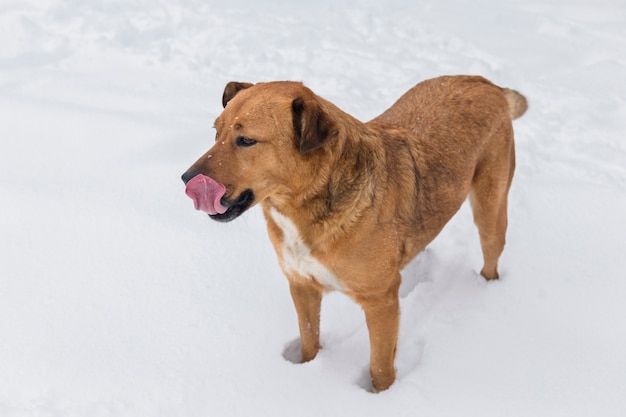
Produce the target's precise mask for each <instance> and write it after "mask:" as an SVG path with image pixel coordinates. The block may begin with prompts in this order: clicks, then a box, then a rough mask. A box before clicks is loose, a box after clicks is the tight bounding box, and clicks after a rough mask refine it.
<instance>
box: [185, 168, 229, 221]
mask: <svg viewBox="0 0 626 417" xmlns="http://www.w3.org/2000/svg"><path fill="white" fill-rule="evenodd" d="M225 192H226V187H225V186H224V185H223V184H220V183H219V182H217V181H215V180H214V179H213V178H209V177H207V176H206V175H202V174H198V175H196V176H195V177H193V178H192V179H191V180H190V181H189V182H188V183H187V188H185V194H187V195H188V196H189V197H190V198H191V199H192V200H193V205H194V207H195V208H196V210H202V211H204V212H205V213H208V214H211V215H214V214H224V213H225V212H226V210H227V208H228V207H224V206H223V205H222V203H220V200H221V199H222V196H223V195H224V193H225Z"/></svg>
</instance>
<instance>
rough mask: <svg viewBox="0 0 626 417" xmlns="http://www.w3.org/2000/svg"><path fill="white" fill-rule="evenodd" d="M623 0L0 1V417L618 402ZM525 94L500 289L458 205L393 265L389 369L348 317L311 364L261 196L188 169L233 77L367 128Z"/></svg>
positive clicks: (575, 411) (554, 412) (598, 409)
mask: <svg viewBox="0 0 626 417" xmlns="http://www.w3.org/2000/svg"><path fill="white" fill-rule="evenodd" d="M625 28H626V3H624V1H623V0H584V1H583V0H572V1H568V2H561V1H559V0H528V1H522V2H520V1H501V0H471V1H470V0H436V1H434V0H433V1H423V2H409V1H406V2H403V1H400V0H386V1H385V2H378V1H373V0H372V1H362V2H359V1H356V0H352V1H347V2H338V1H336V0H316V1H314V2H287V1H281V0H275V1H272V2H260V1H255V0H241V1H234V2H220V1H211V0H209V1H200V0H171V1H164V0H158V1H154V0H151V1H148V0H110V1H106V0H91V1H83V0H66V1H60V0H58V1H54V0H50V1H47V2H43V1H36V0H31V1H24V0H19V1H18V0H1V1H0V39H1V46H2V47H1V48H0V196H1V197H0V198H1V207H2V208H1V209H0V249H1V250H0V416H2V417H22V416H45V417H48V416H55V417H56V416H63V417H66V416H69V417H74V416H76V417H78V416H81V417H82V416H85V417H108V416H125V417H137V416H141V417H143V416H147V417H152V416H184V417H194V416H340V415H341V416H351V415H355V416H356V415H358V416H381V415H385V416H409V415H410V416H415V415H417V416H481V417H485V416H551V417H552V416H568V417H572V416H624V415H626V395H625V393H626V276H625V275H626V272H625V271H626V257H625V256H624V248H625V242H626V238H625V236H626V220H625V219H624V215H625V213H626V141H625V138H624V135H625V132H626V29H625ZM459 73H469V74H481V75H484V76H486V77H488V78H490V79H492V80H493V81H495V82H496V83H498V84H500V85H503V86H510V87H512V88H515V89H518V90H519V91H521V92H523V93H524V94H525V95H526V96H527V97H528V99H529V101H530V105H531V108H530V111H529V112H528V113H527V114H526V115H525V116H524V117H523V118H522V119H520V120H518V121H516V122H515V128H516V135H517V136H516V137H517V149H518V152H517V154H518V170H517V174H516V178H515V182H514V186H513V189H512V193H511V204H510V229H509V234H508V245H507V247H506V249H505V253H504V256H503V258H502V261H501V272H502V280H501V281H500V282H496V283H490V284H486V283H485V282H484V281H483V280H481V279H480V278H479V277H478V276H477V270H478V269H479V268H480V266H481V259H480V251H479V245H478V238H477V234H476V231H475V229H474V227H473V225H472V221H471V215H470V212H469V210H468V208H467V207H463V208H462V210H461V211H460V213H459V214H458V216H457V217H455V219H454V220H453V221H452V222H451V223H450V225H449V226H448V227H447V228H446V229H445V230H444V232H443V233H442V235H441V236H440V237H439V238H437V239H436V240H435V242H433V244H432V245H431V246H430V247H429V248H428V249H427V250H426V251H425V252H424V253H423V254H422V255H420V256H419V257H418V258H417V260H416V262H415V263H414V264H412V265H411V266H410V267H409V268H408V269H407V270H406V271H405V274H404V277H405V281H404V283H403V286H402V289H401V296H402V323H401V334H400V341H399V353H398V358H397V361H396V366H397V370H398V380H397V382H396V383H395V385H394V386H393V387H392V388H391V389H390V390H389V391H387V392H384V393H381V394H377V395H375V394H371V393H369V392H367V390H366V389H365V388H366V387H367V384H368V382H367V379H368V376H367V367H368V356H369V347H368V343H367V330H366V327H365V323H364V319H363V315H362V312H361V311H360V310H359V308H358V307H357V306H356V305H354V304H353V303H352V302H351V301H350V300H348V299H347V298H346V297H344V296H342V295H341V294H331V295H330V296H328V297H327V298H326V300H325V301H324V306H323V316H322V343H323V345H324V349H323V350H322V351H321V353H320V355H319V356H318V358H317V359H316V360H315V361H313V362H310V363H307V364H304V365H295V364H293V363H291V362H290V361H289V360H288V358H289V357H290V353H291V352H292V350H293V347H294V343H295V340H296V339H297V336H298V332H297V325H296V317H295V312H294V311H293V307H292V305H291V300H290V298H289V293H288V288H287V283H286V280H285V279H284V278H283V277H282V275H281V273H280V271H279V268H278V265H277V262H276V260H275V256H274V253H273V250H272V249H271V247H270V244H269V241H268V239H267V236H266V234H265V226H264V222H263V219H262V216H261V214H260V211H259V210H257V209H255V210H252V211H251V212H249V213H247V214H246V215H245V216H243V217H242V218H240V219H238V220H237V221H235V222H233V223H230V224H218V223H215V222H210V221H209V220H207V219H206V218H205V217H206V216H204V215H202V214H200V213H198V212H195V211H194V210H193V206H192V203H191V201H190V200H189V199H188V198H187V197H186V196H185V195H184V193H183V184H182V182H181V181H180V179H179V178H180V175H181V174H182V172H183V171H184V170H185V169H186V168H187V167H188V166H189V165H190V164H191V163H192V162H193V161H195V159H196V158H197V157H198V156H199V155H200V154H201V153H202V152H203V151H204V150H206V149H207V148H208V147H209V146H210V144H211V141H212V138H213V132H212V129H211V125H212V121H213V119H214V118H215V117H216V116H217V115H218V114H219V112H220V110H221V105H220V99H221V93H222V89H223V86H224V85H225V83H226V82H228V81H230V80H237V81H253V82H256V81H266V80H275V79H295V80H302V81H304V82H305V83H306V84H307V85H308V86H310V87H311V88H313V89H314V91H316V92H317V93H318V94H320V95H322V96H324V97H326V98H328V99H330V100H332V101H334V102H335V103H336V104H338V105H339V106H340V107H342V108H343V109H345V110H346V111H348V112H350V113H352V114H353V115H355V116H357V117H359V118H361V119H363V120H367V119H370V118H372V117H374V116H375V115H377V114H378V113H380V112H382V111H383V110H384V109H385V108H386V107H387V106H388V105H390V104H391V103H392V102H393V101H395V99H396V98H397V97H398V96H399V95H400V94H401V93H403V92H404V91H405V90H406V89H408V88H409V87H411V86H412V85H413V84H415V83H416V82H418V81H420V80H422V79H425V78H430V77H432V76H436V75H442V74H459Z"/></svg>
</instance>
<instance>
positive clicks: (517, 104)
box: [502, 88, 528, 119]
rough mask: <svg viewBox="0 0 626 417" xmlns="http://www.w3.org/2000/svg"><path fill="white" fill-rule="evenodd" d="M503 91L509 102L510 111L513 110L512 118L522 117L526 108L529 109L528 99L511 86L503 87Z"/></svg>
mask: <svg viewBox="0 0 626 417" xmlns="http://www.w3.org/2000/svg"><path fill="white" fill-rule="evenodd" d="M502 92H503V93H504V97H506V101H507V102H508V103H509V111H510V112H511V119H517V118H518V117H522V115H523V114H524V113H526V110H528V100H526V97H524V96H523V95H522V94H520V93H518V92H517V91H515V90H511V89H510V88H503V89H502Z"/></svg>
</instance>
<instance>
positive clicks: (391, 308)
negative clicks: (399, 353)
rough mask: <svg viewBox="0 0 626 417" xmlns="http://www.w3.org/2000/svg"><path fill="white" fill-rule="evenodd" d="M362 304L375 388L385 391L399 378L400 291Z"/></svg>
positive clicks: (367, 300) (369, 299)
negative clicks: (397, 351)
mask: <svg viewBox="0 0 626 417" xmlns="http://www.w3.org/2000/svg"><path fill="white" fill-rule="evenodd" d="M360 304H361V306H362V307H363V311H364V312H365V320H366V321H367V328H368V330H369V336H370V375H371V377H372V386H373V388H374V391H376V392H379V391H384V390H386V389H387V388H389V387H390V386H391V384H393V381H394V380H395V379H396V370H395V368H394V360H395V357H396V349H397V344H398V327H399V323H400V304H399V300H398V293H397V291H395V292H394V291H390V292H388V293H385V294H383V295H380V296H377V297H373V298H369V297H368V298H367V299H366V300H364V301H362V302H361V303H360Z"/></svg>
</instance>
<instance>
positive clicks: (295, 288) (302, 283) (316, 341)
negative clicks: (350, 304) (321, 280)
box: [289, 279, 322, 362]
mask: <svg viewBox="0 0 626 417" xmlns="http://www.w3.org/2000/svg"><path fill="white" fill-rule="evenodd" d="M289 290H290V291H291V298H292V299H293V303H294V305H295V307H296V313H297V314H298V326H299V327H300V342H301V346H302V362H308V361H310V360H312V359H313V358H315V355H317V352H318V351H319V350H320V308H321V304H322V288H321V287H320V286H319V285H315V283H313V282H312V281H311V280H310V279H304V280H292V279H290V280H289Z"/></svg>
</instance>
